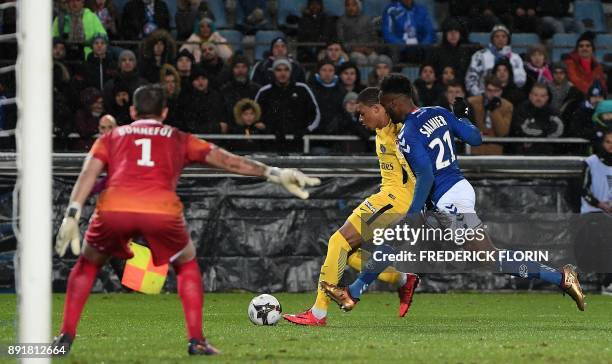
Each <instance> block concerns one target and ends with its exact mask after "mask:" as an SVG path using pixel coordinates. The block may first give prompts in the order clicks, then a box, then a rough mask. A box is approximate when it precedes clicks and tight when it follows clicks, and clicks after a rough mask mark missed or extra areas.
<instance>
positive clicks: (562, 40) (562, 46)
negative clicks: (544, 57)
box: [552, 33, 579, 62]
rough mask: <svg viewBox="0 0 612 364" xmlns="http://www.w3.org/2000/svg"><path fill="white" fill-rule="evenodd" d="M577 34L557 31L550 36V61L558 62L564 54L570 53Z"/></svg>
mask: <svg viewBox="0 0 612 364" xmlns="http://www.w3.org/2000/svg"><path fill="white" fill-rule="evenodd" d="M578 36H579V35H578V34H574V33H558V34H555V35H554V36H553V37H552V45H553V51H552V61H553V62H558V61H560V60H561V58H562V57H563V55H564V54H567V53H570V52H571V51H572V50H573V49H574V47H575V46H576V40H577V39H578Z"/></svg>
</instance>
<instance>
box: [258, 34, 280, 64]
mask: <svg viewBox="0 0 612 364" xmlns="http://www.w3.org/2000/svg"><path fill="white" fill-rule="evenodd" d="M284 36H285V33H283V32H281V31H280V30H259V31H257V33H255V59H263V57H264V53H265V52H266V51H267V50H269V49H270V42H272V40H273V39H274V38H278V37H284Z"/></svg>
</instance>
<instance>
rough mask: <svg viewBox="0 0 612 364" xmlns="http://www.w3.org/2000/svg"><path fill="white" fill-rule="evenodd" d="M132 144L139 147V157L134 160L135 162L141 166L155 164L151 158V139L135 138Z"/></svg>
mask: <svg viewBox="0 0 612 364" xmlns="http://www.w3.org/2000/svg"><path fill="white" fill-rule="evenodd" d="M134 144H136V145H138V146H140V147H141V154H140V159H139V160H137V161H136V164H138V165H139V166H142V167H153V166H155V162H153V161H152V160H151V139H149V138H142V139H136V140H134Z"/></svg>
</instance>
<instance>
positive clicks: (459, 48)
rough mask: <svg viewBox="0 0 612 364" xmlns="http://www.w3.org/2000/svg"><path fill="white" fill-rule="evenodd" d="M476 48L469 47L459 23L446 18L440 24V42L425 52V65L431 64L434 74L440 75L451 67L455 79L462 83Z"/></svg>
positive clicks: (465, 33)
mask: <svg viewBox="0 0 612 364" xmlns="http://www.w3.org/2000/svg"><path fill="white" fill-rule="evenodd" d="M476 46H477V45H470V42H469V41H468V34H467V31H466V29H465V27H464V26H463V25H462V24H461V22H459V20H457V19H455V18H448V19H447V20H446V21H444V23H443V24H442V42H441V43H440V44H439V45H437V46H435V47H433V48H432V49H430V50H429V51H428V52H427V59H426V63H431V64H433V66H434V68H435V70H436V74H442V72H443V70H444V68H445V67H446V66H449V65H450V66H452V68H453V69H454V70H455V72H456V75H455V77H456V78H458V79H460V80H462V82H463V79H464V78H465V73H466V72H467V69H468V67H469V65H470V59H471V57H472V54H473V53H474V50H475V49H476V48H475V47H476Z"/></svg>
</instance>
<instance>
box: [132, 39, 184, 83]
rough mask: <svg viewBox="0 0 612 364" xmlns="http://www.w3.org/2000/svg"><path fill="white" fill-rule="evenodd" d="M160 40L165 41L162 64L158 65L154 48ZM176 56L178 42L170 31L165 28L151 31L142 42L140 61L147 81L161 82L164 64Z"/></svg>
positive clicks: (142, 73) (139, 66) (141, 73)
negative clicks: (160, 76)
mask: <svg viewBox="0 0 612 364" xmlns="http://www.w3.org/2000/svg"><path fill="white" fill-rule="evenodd" d="M158 41H162V42H163V43H164V53H163V54H162V55H161V60H160V62H159V63H160V64H159V65H157V61H156V60H155V55H154V53H153V48H154V47H155V44H156V43H157V42H158ZM175 58H176V42H175V41H174V39H173V38H172V36H171V35H170V33H168V32H167V31H165V30H163V29H158V30H156V31H154V32H153V33H151V34H150V35H149V36H148V37H146V38H145V39H144V41H143V42H142V50H141V55H140V61H139V62H138V68H139V69H140V75H141V76H142V77H144V78H146V79H147V81H149V82H152V83H156V82H159V72H160V70H161V68H162V66H163V65H164V64H166V63H170V64H171V63H172V62H174V59H175Z"/></svg>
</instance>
